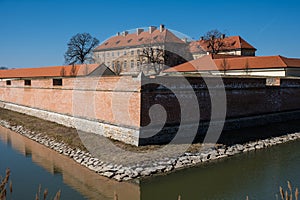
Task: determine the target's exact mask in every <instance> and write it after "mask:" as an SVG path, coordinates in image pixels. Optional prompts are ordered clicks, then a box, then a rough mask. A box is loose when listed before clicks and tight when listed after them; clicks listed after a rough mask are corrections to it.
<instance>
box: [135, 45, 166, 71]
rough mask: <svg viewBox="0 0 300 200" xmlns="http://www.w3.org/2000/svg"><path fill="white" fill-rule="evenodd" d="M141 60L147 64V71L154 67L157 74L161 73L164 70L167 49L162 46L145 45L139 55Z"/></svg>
mask: <svg viewBox="0 0 300 200" xmlns="http://www.w3.org/2000/svg"><path fill="white" fill-rule="evenodd" d="M138 60H139V62H140V63H141V64H142V65H143V64H146V65H147V72H148V73H149V70H150V69H149V68H151V69H153V70H154V72H155V74H159V73H160V72H161V71H162V70H163V65H164V64H165V62H166V60H167V56H166V53H165V50H164V49H163V48H162V47H155V46H147V47H144V48H143V50H142V52H141V54H140V55H139V59H138Z"/></svg>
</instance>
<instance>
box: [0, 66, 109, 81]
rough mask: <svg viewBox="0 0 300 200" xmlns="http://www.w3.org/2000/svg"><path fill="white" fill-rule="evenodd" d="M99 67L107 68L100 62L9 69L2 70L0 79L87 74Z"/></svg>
mask: <svg viewBox="0 0 300 200" xmlns="http://www.w3.org/2000/svg"><path fill="white" fill-rule="evenodd" d="M97 68H107V67H106V66H105V65H99V64H81V65H65V66H51V67H40V68H18V69H8V70H0V79H3V78H37V77H70V76H86V75H89V74H91V73H92V72H94V71H95V70H96V69H97Z"/></svg>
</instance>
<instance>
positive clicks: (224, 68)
mask: <svg viewBox="0 0 300 200" xmlns="http://www.w3.org/2000/svg"><path fill="white" fill-rule="evenodd" d="M221 67H222V69H223V73H224V75H226V71H227V70H228V69H229V63H228V62H227V60H226V58H223V60H222V63H221Z"/></svg>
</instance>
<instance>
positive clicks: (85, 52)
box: [64, 33, 99, 64]
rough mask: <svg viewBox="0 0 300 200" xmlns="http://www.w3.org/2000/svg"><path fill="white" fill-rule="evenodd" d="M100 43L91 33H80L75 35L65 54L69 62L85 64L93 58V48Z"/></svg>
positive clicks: (66, 60)
mask: <svg viewBox="0 0 300 200" xmlns="http://www.w3.org/2000/svg"><path fill="white" fill-rule="evenodd" d="M98 44H99V40H98V39H96V38H94V37H92V36H91V35H90V34H89V33H78V34H76V35H74V36H73V37H72V38H71V39H70V41H69V43H68V49H67V51H66V53H65V55H64V57H65V62H66V63H67V64H75V63H79V64H83V63H85V62H86V61H90V60H91V59H92V55H91V54H92V50H93V49H94V48H95V47H96V46H97V45H98Z"/></svg>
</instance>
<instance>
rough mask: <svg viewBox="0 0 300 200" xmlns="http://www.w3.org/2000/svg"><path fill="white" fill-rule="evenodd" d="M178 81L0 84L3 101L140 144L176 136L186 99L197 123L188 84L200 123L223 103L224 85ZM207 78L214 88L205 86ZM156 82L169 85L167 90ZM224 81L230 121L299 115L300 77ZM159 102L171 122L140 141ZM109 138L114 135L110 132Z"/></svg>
mask: <svg viewBox="0 0 300 200" xmlns="http://www.w3.org/2000/svg"><path fill="white" fill-rule="evenodd" d="M178 80H179V79H178V77H152V78H149V77H136V78H133V77H131V76H122V77H101V78H97V77H88V78H64V79H63V86H52V79H32V80H31V86H24V80H12V84H11V85H9V86H7V85H6V82H5V81H0V101H2V102H4V103H5V102H7V103H12V104H16V105H18V106H25V107H30V108H34V109H38V110H43V111H47V112H52V113H58V114H62V115H67V116H75V117H79V118H83V119H88V120H91V121H97V122H100V123H104V124H106V125H105V126H104V127H107V125H109V127H108V128H105V129H106V130H108V132H109V131H116V130H117V129H118V127H120V130H119V131H117V132H118V133H115V134H112V135H113V136H111V137H112V138H114V139H119V140H122V141H124V140H125V139H122V138H126V137H121V136H120V137H116V136H115V135H116V134H123V132H122V131H125V130H126V131H128V132H130V131H131V130H132V131H131V133H130V134H131V136H130V137H131V139H130V140H128V141H124V142H127V143H131V144H134V145H141V144H147V143H155V142H157V141H161V142H166V141H167V140H168V139H170V138H172V137H173V136H174V134H175V133H176V131H177V126H178V125H179V124H180V122H181V110H180V109H181V106H180V104H179V101H178V97H179V98H181V99H184V100H186V101H185V102H187V104H188V105H186V106H187V107H186V112H187V113H191V115H190V116H188V117H187V118H186V119H184V120H186V122H190V123H191V124H192V123H195V122H196V121H195V119H196V118H195V117H194V116H193V111H194V110H195V108H194V107H193V106H189V104H191V103H190V102H191V101H193V100H192V98H191V94H192V91H191V90H188V88H189V86H192V89H193V91H194V92H195V94H196V97H197V100H198V102H199V104H198V105H199V109H200V122H201V123H202V122H207V121H209V120H210V118H211V109H212V107H211V100H212V97H214V99H222V96H221V92H220V91H221V90H220V88H221V85H220V84H219V82H218V81H217V79H216V78H213V77H207V78H205V79H202V78H201V77H186V80H187V81H188V82H186V83H182V82H180V81H178ZM208 80H209V82H210V85H209V86H210V90H208V88H207V85H206V81H208ZM153 82H157V83H161V84H165V85H167V86H168V87H169V88H166V87H162V86H161V85H159V84H153ZM148 83H149V84H148ZM223 83H224V86H225V91H226V109H227V112H226V118H227V119H239V118H245V117H253V116H260V115H261V116H262V115H266V114H270V113H281V112H288V111H296V110H299V108H300V105H299V104H298V102H300V79H288V78H286V79H281V84H280V86H266V79H265V78H236V77H233V78H224V79H223ZM173 91H175V92H176V93H178V95H179V96H176V95H175V94H174V93H173ZM155 104H159V105H161V106H163V107H164V109H165V110H166V117H167V121H166V124H165V125H164V128H163V131H162V132H161V134H160V135H159V134H158V136H157V137H156V136H155V137H152V138H150V139H143V140H140V141H138V137H140V136H141V133H142V132H143V129H140V128H141V127H142V128H143V127H146V126H147V125H149V124H150V117H149V109H150V107H151V106H152V105H155ZM10 106H11V105H10ZM15 108H16V107H15ZM24 112H26V111H24ZM159 117H160V116H154V119H159V120H154V121H152V122H151V125H152V126H153V127H155V126H160V125H162V124H161V123H162V120H160V118H159ZM198 122H199V121H197V122H196V123H198ZM251 123H252V122H251ZM110 125H111V126H110ZM94 126H95V128H96V125H94ZM122 128H125V129H122ZM126 128H127V129H126ZM150 128H151V127H150ZM126 131H125V132H126ZM125 132H124V134H125V135H126V134H127V133H125ZM106 135H108V136H110V134H109V133H107V134H106Z"/></svg>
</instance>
